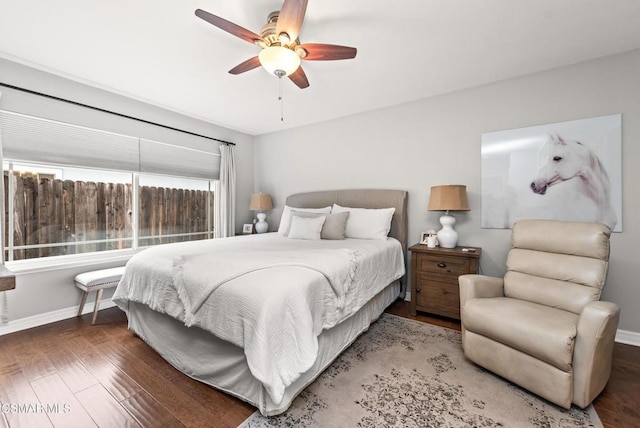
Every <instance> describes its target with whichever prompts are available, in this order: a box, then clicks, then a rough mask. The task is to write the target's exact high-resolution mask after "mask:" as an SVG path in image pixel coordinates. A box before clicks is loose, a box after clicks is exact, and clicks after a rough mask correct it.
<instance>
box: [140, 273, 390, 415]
mask: <svg viewBox="0 0 640 428" xmlns="http://www.w3.org/2000/svg"><path fill="white" fill-rule="evenodd" d="M399 293H400V284H399V282H398V281H395V282H393V283H392V284H391V285H389V286H387V287H386V288H385V289H384V290H382V291H381V292H380V293H378V294H377V295H376V296H375V297H374V298H373V299H371V300H370V301H369V302H368V303H367V304H365V305H364V306H363V307H362V308H361V309H360V310H359V311H358V312H356V313H355V314H354V315H352V316H351V317H349V318H348V319H346V320H345V321H343V322H342V323H340V324H338V325H336V326H335V327H333V328H331V329H329V330H325V331H324V332H322V334H321V335H320V336H319V337H318V348H319V349H318V358H317V359H316V362H315V364H314V365H313V367H311V369H309V370H308V371H307V372H305V373H304V374H302V376H301V377H300V378H298V380H296V381H295V382H294V383H293V384H291V385H290V386H289V387H288V388H287V389H286V390H285V393H284V398H283V400H282V402H281V403H277V404H276V403H274V402H273V401H271V399H270V396H269V394H267V391H266V390H265V389H264V387H263V386H262V384H261V383H260V382H259V381H258V380H256V379H255V378H254V377H253V376H252V374H251V372H250V370H249V366H248V365H247V361H246V359H245V356H244V352H243V350H242V348H240V347H238V346H236V345H233V344H231V343H229V342H226V341H224V340H222V339H219V338H217V337H216V336H213V335H212V334H211V333H209V332H207V331H205V330H202V329H200V328H198V327H191V328H188V327H186V326H185V325H184V324H183V323H181V322H180V321H177V320H175V319H173V318H171V317H169V316H168V315H165V314H161V313H158V312H155V311H153V310H151V309H149V308H148V307H147V306H145V305H143V304H140V303H135V302H129V307H128V318H129V329H130V330H132V331H134V332H135V333H136V334H137V335H138V336H140V337H141V338H142V339H143V340H144V341H145V342H147V344H149V346H151V347H152V348H153V349H155V350H156V351H157V352H158V353H159V354H160V355H161V356H162V357H163V358H164V359H165V360H167V361H168V362H169V363H170V364H171V365H173V366H174V367H176V368H177V369H178V370H180V371H181V372H183V373H185V374H186V375H187V376H190V377H192V378H193V379H196V380H199V381H201V382H204V383H206V384H208V385H211V386H213V387H215V388H217V389H220V390H222V391H224V392H226V393H228V394H231V395H234V396H236V397H238V398H240V399H242V400H244V401H247V402H249V403H251V404H253V405H254V406H256V407H257V408H258V409H259V410H260V412H261V413H262V414H263V415H265V416H273V415H277V414H280V413H282V412H284V411H285V410H287V409H288V408H289V406H290V405H291V403H292V402H293V399H294V398H295V397H296V396H297V395H298V394H299V393H300V392H301V391H302V390H303V389H304V388H305V387H306V386H307V385H309V384H310V383H311V382H313V381H314V379H315V378H316V377H318V375H320V373H322V371H323V370H324V369H326V368H327V367H328V366H329V365H330V364H331V362H333V360H334V359H335V358H336V357H337V356H338V355H340V353H341V352H342V351H344V350H345V349H346V348H348V347H349V345H351V344H352V343H353V341H354V340H355V339H356V338H357V337H358V336H359V335H360V334H362V333H363V332H365V331H366V330H367V329H368V328H369V325H370V324H371V323H372V322H373V321H375V320H376V319H378V317H379V316H380V315H381V314H382V312H384V310H385V308H386V307H387V306H389V305H390V304H391V303H393V302H394V301H395V300H396V299H397V298H398V295H399Z"/></svg>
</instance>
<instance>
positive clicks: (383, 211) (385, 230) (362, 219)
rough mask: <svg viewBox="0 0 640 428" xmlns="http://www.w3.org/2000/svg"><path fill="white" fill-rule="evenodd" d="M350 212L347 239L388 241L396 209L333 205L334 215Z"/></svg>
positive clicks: (346, 232)
mask: <svg viewBox="0 0 640 428" xmlns="http://www.w3.org/2000/svg"><path fill="white" fill-rule="evenodd" d="M345 211H348V212H349V218H348V219H347V228H346V229H345V235H346V236H347V238H357V239H387V235H388V234H389V231H390V230H391V218H392V217H393V213H394V212H395V211H396V209H395V208H378V209H370V208H349V207H341V206H340V205H337V204H333V208H332V209H331V212H332V213H342V212H345Z"/></svg>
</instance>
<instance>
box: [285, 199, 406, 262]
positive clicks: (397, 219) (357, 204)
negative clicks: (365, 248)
mask: <svg viewBox="0 0 640 428" xmlns="http://www.w3.org/2000/svg"><path fill="white" fill-rule="evenodd" d="M286 204H287V205H289V206H290V207H296V208H322V207H326V206H329V205H333V204H338V205H342V206H343V207H351V208H391V207H393V208H395V209H396V210H395V212H394V214H393V218H392V219H391V231H390V232H389V236H392V237H393V238H395V239H397V240H398V241H400V243H401V244H402V249H403V250H404V253H405V255H406V251H407V192H406V191H405V190H387V189H346V190H325V191H320V192H309V193H297V194H295V195H290V196H289V197H288V198H287V202H286Z"/></svg>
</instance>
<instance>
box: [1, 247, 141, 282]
mask: <svg viewBox="0 0 640 428" xmlns="http://www.w3.org/2000/svg"><path fill="white" fill-rule="evenodd" d="M141 250H142V249H139V250H115V251H101V252H97V253H90V254H74V255H68V256H57V257H46V258H42V259H31V260H17V261H11V262H6V263H5V266H6V267H7V269H9V270H10V271H11V272H12V273H13V274H15V275H16V276H20V275H24V274H30V273H38V272H48V271H52V270H60V269H70V268H76V267H89V266H100V265H105V264H107V263H115V262H123V263H122V264H123V265H124V264H125V263H126V262H127V261H128V260H129V259H130V258H131V257H132V256H133V255H134V254H136V253H138V252H139V251H141Z"/></svg>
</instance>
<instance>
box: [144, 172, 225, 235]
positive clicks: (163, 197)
mask: <svg viewBox="0 0 640 428" xmlns="http://www.w3.org/2000/svg"><path fill="white" fill-rule="evenodd" d="M213 185H214V183H213V182H211V181H205V180H196V179H188V178H175V177H165V176H157V175H156V176H154V175H146V174H145V175H140V178H139V187H138V188H139V201H140V203H139V207H140V209H139V222H138V224H139V228H138V230H139V232H138V243H139V245H141V246H146V245H156V244H166V243H169V242H181V241H193V240H197V239H207V238H212V237H213V234H212V233H213V217H212V215H211V213H212V212H213Z"/></svg>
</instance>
